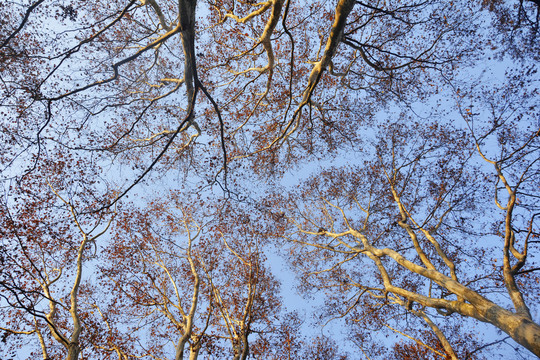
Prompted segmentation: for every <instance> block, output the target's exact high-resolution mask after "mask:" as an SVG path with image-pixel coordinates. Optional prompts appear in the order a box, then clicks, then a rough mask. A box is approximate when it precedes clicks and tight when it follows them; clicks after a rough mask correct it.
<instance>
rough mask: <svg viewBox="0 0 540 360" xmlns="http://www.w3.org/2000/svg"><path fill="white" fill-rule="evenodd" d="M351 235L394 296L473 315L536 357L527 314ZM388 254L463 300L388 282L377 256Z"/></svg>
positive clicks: (539, 338) (538, 342) (538, 350)
mask: <svg viewBox="0 0 540 360" xmlns="http://www.w3.org/2000/svg"><path fill="white" fill-rule="evenodd" d="M350 232H351V234H352V235H353V236H355V237H357V238H359V239H361V240H362V242H363V244H364V249H363V250H361V251H362V252H364V253H365V254H366V255H367V256H368V257H370V258H371V259H372V260H373V261H374V262H375V263H376V264H377V266H378V268H379V270H380V272H381V275H382V278H383V282H384V286H385V288H386V290H387V291H389V292H392V293H394V294H396V295H399V296H403V297H406V298H407V299H409V300H410V301H414V302H418V303H419V304H422V305H424V306H427V307H432V308H437V309H446V310H448V311H451V312H457V313H459V314H461V315H463V316H469V317H473V318H475V319H478V320H480V321H483V322H487V323H490V324H492V325H493V326H495V327H497V328H499V329H501V330H502V331H504V332H505V333H507V334H508V335H510V337H512V339H514V340H515V341H516V342H517V343H519V344H521V345H523V346H524V347H526V348H527V349H529V350H530V351H531V352H532V353H534V354H535V355H536V356H539V357H540V325H538V324H536V323H534V322H532V321H531V320H530V319H528V318H527V317H525V316H523V315H520V314H516V313H513V312H511V311H508V310H506V309H504V308H502V307H500V306H498V305H496V304H494V303H493V302H491V301H489V300H488V299H486V298H485V297H483V296H482V295H480V294H478V293H477V292H476V291H474V290H471V289H470V288H468V287H466V286H464V285H462V284H460V283H459V282H458V281H456V280H454V279H452V278H450V277H448V276H445V275H443V274H441V273H440V272H438V271H436V270H431V269H426V268H425V267H422V266H420V265H418V264H415V263H413V262H411V261H409V260H407V259H405V257H403V256H402V255H401V254H399V253H398V252H396V251H394V250H391V249H388V248H385V249H378V248H375V247H373V246H371V245H370V244H369V242H368V241H367V238H366V237H365V236H364V235H362V234H361V233H359V232H357V231H355V230H351V231H350ZM381 257H390V258H392V259H393V260H394V261H396V262H397V263H398V264H399V265H401V266H402V267H404V268H405V269H407V270H409V271H411V272H413V273H416V274H418V275H421V276H424V277H426V278H428V279H431V280H433V281H434V282H436V283H437V284H439V285H440V286H441V287H443V288H445V289H447V290H449V291H451V292H452V293H454V294H456V295H457V296H458V297H459V298H463V299H464V300H465V302H464V301H449V300H445V299H436V298H430V297H427V296H423V295H419V294H416V293H413V292H410V291H407V290H404V289H402V288H399V287H395V286H393V285H392V283H391V281H390V276H389V275H388V274H387V273H386V270H385V269H384V266H383V265H382V263H381V261H380V258H381Z"/></svg>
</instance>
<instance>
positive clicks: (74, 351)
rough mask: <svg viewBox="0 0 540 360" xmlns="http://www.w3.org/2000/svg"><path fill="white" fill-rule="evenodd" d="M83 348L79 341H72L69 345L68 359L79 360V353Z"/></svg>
mask: <svg viewBox="0 0 540 360" xmlns="http://www.w3.org/2000/svg"><path fill="white" fill-rule="evenodd" d="M80 352H81V348H80V347H79V344H78V343H71V344H69V346H68V354H67V357H66V360H77V359H78V358H79V353H80Z"/></svg>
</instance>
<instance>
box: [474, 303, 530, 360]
mask: <svg viewBox="0 0 540 360" xmlns="http://www.w3.org/2000/svg"><path fill="white" fill-rule="evenodd" d="M479 315H480V316H478V317H477V316H475V317H476V318H477V319H478V320H481V321H485V322H488V323H490V324H492V325H494V326H496V327H497V328H499V329H501V330H502V331H504V332H505V333H507V334H508V335H510V337H511V338H512V339H514V340H515V341H516V342H517V343H518V344H520V345H523V346H524V347H526V348H527V349H529V350H530V351H531V352H532V353H533V354H535V355H536V356H538V357H540V325H538V324H536V323H534V322H532V321H531V320H530V319H527V318H526V317H524V316H522V315H519V314H515V313H513V312H511V311H508V310H506V309H503V308H502V307H500V306H497V305H495V304H492V305H491V306H488V307H486V308H485V309H483V310H481V311H480V314H479Z"/></svg>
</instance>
